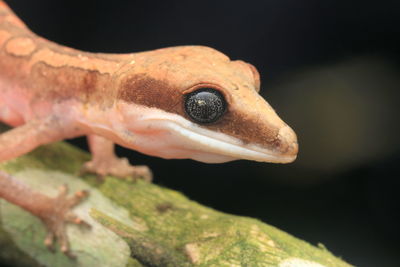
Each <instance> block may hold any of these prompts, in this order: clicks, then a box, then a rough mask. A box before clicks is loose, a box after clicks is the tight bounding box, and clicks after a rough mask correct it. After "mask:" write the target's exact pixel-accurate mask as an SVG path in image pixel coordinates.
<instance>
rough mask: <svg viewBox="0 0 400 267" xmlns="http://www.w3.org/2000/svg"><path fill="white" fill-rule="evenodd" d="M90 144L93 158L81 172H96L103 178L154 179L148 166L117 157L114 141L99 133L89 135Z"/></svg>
mask: <svg viewBox="0 0 400 267" xmlns="http://www.w3.org/2000/svg"><path fill="white" fill-rule="evenodd" d="M88 144H89V149H90V152H91V154H92V160H90V161H88V162H86V163H85V164H84V165H83V166H82V169H81V172H91V173H96V174H98V175H99V176H100V177H102V178H103V177H104V176H106V175H113V176H117V177H133V178H142V179H144V180H145V181H151V180H152V173H151V171H150V169H149V168H148V167H147V166H132V165H130V164H129V161H128V160H127V159H126V158H119V157H117V156H116V155H115V152H114V143H113V142H112V141H110V140H108V139H106V138H104V137H101V136H98V135H89V136H88Z"/></svg>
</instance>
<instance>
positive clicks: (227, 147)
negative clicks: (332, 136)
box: [156, 119, 296, 163]
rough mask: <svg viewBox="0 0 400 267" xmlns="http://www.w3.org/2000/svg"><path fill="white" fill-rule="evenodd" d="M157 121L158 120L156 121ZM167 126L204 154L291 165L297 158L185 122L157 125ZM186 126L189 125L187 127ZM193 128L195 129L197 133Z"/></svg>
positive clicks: (163, 122) (158, 121)
mask: <svg viewBox="0 0 400 267" xmlns="http://www.w3.org/2000/svg"><path fill="white" fill-rule="evenodd" d="M156 120H157V119H156ZM159 123H162V124H166V125H165V126H166V127H165V128H167V129H169V130H171V131H172V132H174V133H175V134H177V135H178V136H181V137H182V138H183V139H184V140H185V141H186V142H189V143H190V145H191V146H192V147H194V148H195V149H198V150H200V151H203V152H211V153H215V154H217V155H222V156H228V157H232V158H233V159H246V160H254V161H259V162H271V163H289V162H292V161H293V160H294V159H295V158H296V157H294V156H285V155H281V154H278V153H275V152H273V151H271V150H269V149H265V148H261V147H259V146H258V145H255V144H247V145H243V142H242V141H241V140H240V139H237V138H235V137H232V136H229V135H226V134H223V133H220V132H213V131H210V130H207V129H203V128H201V127H198V126H197V125H193V124H191V123H190V124H189V123H188V122H186V121H184V122H183V123H181V122H180V121H179V122H178V121H175V120H168V121H165V120H162V121H161V120H157V124H159ZM185 124H188V125H187V126H186V125H185ZM191 128H194V129H195V131H194V130H193V129H191Z"/></svg>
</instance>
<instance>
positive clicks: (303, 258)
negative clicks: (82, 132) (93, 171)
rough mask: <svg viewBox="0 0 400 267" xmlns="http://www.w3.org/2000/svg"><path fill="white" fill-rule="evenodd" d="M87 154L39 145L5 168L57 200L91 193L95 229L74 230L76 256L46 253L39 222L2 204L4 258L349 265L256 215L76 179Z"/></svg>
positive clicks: (87, 215)
mask: <svg viewBox="0 0 400 267" xmlns="http://www.w3.org/2000/svg"><path fill="white" fill-rule="evenodd" d="M88 158H89V155H88V154H87V153H85V152H82V151H80V150H79V149H77V148H74V147H72V146H71V145H68V144H66V143H57V144H52V145H48V146H44V147H41V148H39V149H37V150H35V151H34V152H32V153H30V154H28V155H25V156H23V157H20V158H18V159H15V160H11V161H9V162H6V163H3V164H1V165H0V169H2V170H4V171H7V172H8V173H10V174H12V175H14V176H16V177H17V178H18V179H19V180H21V181H23V182H25V183H27V184H29V185H30V186H32V187H33V188H35V190H39V191H41V192H43V193H46V194H48V195H54V194H55V193H56V192H57V188H58V186H59V185H61V184H64V183H67V184H68V186H69V187H70V189H71V192H74V191H75V190H81V189H86V190H89V191H90V196H89V199H88V200H87V201H85V202H84V203H82V204H81V205H79V206H78V207H76V209H75V210H74V211H75V213H76V214H78V215H79V216H80V217H81V218H83V219H84V220H86V221H88V222H89V223H90V224H91V225H92V229H91V230H83V229H80V228H79V227H77V226H74V225H71V226H70V227H69V229H68V235H69V237H70V241H71V248H72V251H73V253H74V254H76V255H77V256H78V259H77V261H78V262H76V261H72V260H70V259H69V258H67V257H66V256H64V255H63V254H62V253H60V252H57V253H55V254H52V253H50V252H49V251H47V249H46V248H45V246H44V244H43V240H44V237H45V231H44V228H43V225H42V224H41V222H40V221H39V220H38V219H36V218H34V217H33V216H31V215H30V214H29V213H27V212H25V211H23V210H21V209H20V208H18V207H16V206H14V205H11V204H9V203H7V202H5V201H4V200H1V201H0V259H1V260H3V261H7V262H9V263H12V264H15V265H19V266H40V265H45V266H76V265H77V264H79V266H252V267H253V266H254V267H256V266H280V267H289V266H308V267H321V266H350V265H349V264H347V263H345V262H344V261H342V260H341V259H338V258H336V257H335V256H333V255H332V254H331V253H330V252H329V251H327V250H326V249H325V248H324V247H323V246H320V247H314V246H311V245H310V244H308V243H306V242H304V241H301V240H299V239H296V238H295V237H293V236H291V235H289V234H286V233H284V232H282V231H280V230H278V229H276V228H274V227H272V226H269V225H267V224H264V223H262V222H260V221H258V220H255V219H252V218H245V217H239V216H234V215H229V214H224V213H221V212H218V211H215V210H213V209H210V208H207V207H204V206H202V205H200V204H198V203H196V202H194V201H190V200H188V199H187V198H186V197H185V196H183V195H182V194H180V193H178V192H176V191H173V190H169V189H166V188H163V187H160V186H157V185H154V184H149V183H146V182H143V181H138V182H132V181H127V180H121V179H116V178H112V177H110V178H108V179H106V181H105V182H103V183H100V182H98V181H97V180H96V178H95V177H94V176H93V175H86V176H85V177H83V178H80V177H78V176H77V175H76V173H77V171H78V170H79V167H80V166H81V164H82V163H83V162H84V161H85V160H87V159H88Z"/></svg>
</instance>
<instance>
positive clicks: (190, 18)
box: [6, 0, 400, 267]
mask: <svg viewBox="0 0 400 267" xmlns="http://www.w3.org/2000/svg"><path fill="white" fill-rule="evenodd" d="M6 2H8V3H9V5H10V6H11V7H12V8H13V9H14V11H15V12H16V13H17V14H18V15H19V16H20V17H21V18H22V19H23V20H24V21H25V22H26V23H27V25H29V27H30V28H31V29H32V30H33V31H34V32H36V33H37V34H39V35H42V36H44V37H46V38H48V39H50V40H53V41H55V42H58V43H61V44H64V45H67V46H71V47H74V48H78V49H81V50H86V51H92V52H110V53H127V52H139V51H144V50H151V49H156V48H161V47H167V46H176V45H188V44H196V45H206V46H211V47H214V48H216V49H218V50H220V51H222V52H224V53H225V54H227V55H229V56H230V57H231V58H232V59H242V60H245V61H248V62H251V63H252V64H254V65H255V66H256V67H257V68H258V70H259V72H260V74H261V79H262V89H261V94H262V95H263V96H264V97H265V98H266V100H267V101H268V102H269V103H270V104H271V105H272V106H273V107H274V108H275V109H276V110H277V112H278V114H279V115H280V116H281V117H282V119H283V120H284V121H286V122H287V123H288V124H289V125H290V126H292V127H293V128H294V130H295V131H296V132H297V134H298V139H299V145H300V153H299V157H298V160H297V161H296V162H295V163H293V164H289V165H274V164H266V163H256V162H246V161H237V162H232V163H226V164H218V165H207V164H202V163H197V162H194V161H190V160H162V159H157V158H152V157H147V156H144V155H141V154H139V153H136V152H134V151H129V150H126V149H123V148H118V153H119V154H120V155H122V156H126V157H128V158H129V159H130V160H131V162H132V163H134V164H147V165H149V166H150V167H151V168H152V169H153V171H154V173H155V183H157V184H160V185H163V186H166V187H170V188H173V189H176V190H179V191H181V192H183V193H185V194H186V195H187V196H188V197H190V198H191V199H193V200H196V201H198V202H200V203H202V204H204V205H207V206H211V207H213V208H215V209H218V210H221V211H225V212H229V213H234V214H238V215H244V216H251V217H256V218H258V219H260V220H262V221H264V222H266V223H268V224H271V225H274V226H276V227H278V228H280V229H282V230H284V231H286V232H288V233H290V234H292V235H294V236H296V237H298V238H301V239H304V240H306V241H308V242H310V243H312V244H314V245H317V244H318V243H322V244H324V245H325V246H326V247H327V248H328V249H329V250H330V251H332V252H333V253H334V254H335V255H337V256H340V257H342V258H343V259H345V260H346V261H348V262H349V263H352V264H354V265H357V266H380V267H381V266H382V267H386V266H388V267H391V266H393V267H395V266H400V253H399V251H400V250H399V249H400V246H399V242H398V240H399V238H400V230H399V226H400V215H399V211H400V208H399V203H400V201H399V198H400V197H399V184H400V183H399V180H398V177H399V175H398V174H396V173H397V172H398V165H399V163H400V161H399V159H400V138H399V130H400V127H399V119H398V116H399V115H400V112H399V111H400V103H399V99H400V90H399V89H400V88H399V86H400V65H399V63H400V34H399V33H400V30H399V29H400V2H399V1H395V0H393V1H390V0H381V1H376V0H375V1H372V0H370V1H369V0H364V1H339V0H336V1H334V0H325V1H320V0H309V1H298V0H280V1H277V0H275V1H272V0H263V1H261V0H260V1H250V0H248V1H232V0H231V1H222V0H220V1H105V0H104V1H102V0H97V1H94V0H86V1H70V0H63V1H61V0H58V1H53V0H36V1H26V0H9V1H6ZM72 142H73V143H74V144H77V145H79V146H81V147H83V148H87V147H86V144H85V140H84V139H83V138H82V139H78V140H73V141H72Z"/></svg>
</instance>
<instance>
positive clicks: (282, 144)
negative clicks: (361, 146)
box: [117, 46, 298, 163]
mask: <svg viewBox="0 0 400 267" xmlns="http://www.w3.org/2000/svg"><path fill="white" fill-rule="evenodd" d="M131 65H132V67H131V69H130V70H129V71H126V72H124V73H123V74H121V75H120V76H119V78H118V96H117V98H118V100H120V101H117V102H118V104H117V105H118V110H119V112H120V114H121V115H120V117H121V118H122V120H123V123H121V125H126V129H125V130H124V132H125V134H126V133H129V134H128V136H131V137H132V138H131V139H130V138H125V139H124V138H123V137H121V142H120V144H122V145H124V146H127V147H130V148H133V149H135V150H138V151H141V152H143V153H145V154H150V155H154V156H159V157H163V158H191V159H195V160H198V161H202V162H211V163H214V162H215V163H216V162H225V161H230V160H236V159H248V160H255V161H264V162H275V163H288V162H292V161H293V160H294V159H295V158H296V155H297V151H298V146H297V138H296V135H295V133H294V132H293V130H292V129H291V128H290V127H289V126H288V125H286V124H285V123H284V122H283V121H282V120H281V119H280V118H279V117H278V115H277V114H276V113H275V111H274V110H273V109H272V107H271V106H270V105H269V104H268V103H267V102H266V101H265V100H264V99H263V98H262V97H261V96H260V95H259V94H258V91H259V88H260V78H259V74H258V72H257V70H256V68H255V67H253V66H252V65H250V64H248V63H245V62H243V61H240V60H237V61H231V60H230V59H229V58H228V57H227V56H225V55H224V54H222V53H220V52H218V51H216V50H214V49H212V48H209V47H202V46H182V47H172V48H165V49H159V50H154V51H150V52H143V53H138V54H135V57H134V60H133V61H131ZM128 139H129V140H128Z"/></svg>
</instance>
